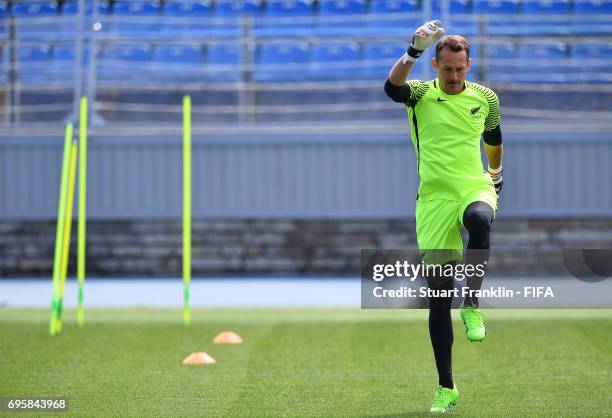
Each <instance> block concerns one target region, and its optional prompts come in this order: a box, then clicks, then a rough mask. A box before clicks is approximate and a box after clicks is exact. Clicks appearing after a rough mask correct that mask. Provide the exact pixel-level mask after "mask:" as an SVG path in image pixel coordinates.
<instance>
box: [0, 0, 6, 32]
mask: <svg viewBox="0 0 612 418" xmlns="http://www.w3.org/2000/svg"><path fill="white" fill-rule="evenodd" d="M5 16H6V4H5V3H4V2H2V3H0V39H4V37H5V36H6V30H5V28H4V20H5Z"/></svg>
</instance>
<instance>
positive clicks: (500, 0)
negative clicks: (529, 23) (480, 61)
mask: <svg viewBox="0 0 612 418" xmlns="http://www.w3.org/2000/svg"><path fill="white" fill-rule="evenodd" d="M473 10H474V12H475V13H476V14H480V15H483V16H484V17H485V18H486V20H487V24H486V31H487V32H486V35H494V36H506V35H519V33H520V32H519V28H518V20H516V18H517V17H518V16H519V15H520V13H521V11H522V9H521V1H520V0H474V6H473Z"/></svg>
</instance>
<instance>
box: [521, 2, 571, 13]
mask: <svg viewBox="0 0 612 418" xmlns="http://www.w3.org/2000/svg"><path fill="white" fill-rule="evenodd" d="M567 13H569V1H568V0H529V1H525V2H524V3H523V14H567Z"/></svg>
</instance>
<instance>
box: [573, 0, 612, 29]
mask: <svg viewBox="0 0 612 418" xmlns="http://www.w3.org/2000/svg"><path fill="white" fill-rule="evenodd" d="M606 15H607V16H610V15H612V0H574V14H573V15H572V16H571V25H570V29H571V33H572V34H573V35H585V36H607V37H610V34H612V19H610V18H609V17H606Z"/></svg>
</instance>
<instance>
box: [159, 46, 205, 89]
mask: <svg viewBox="0 0 612 418" xmlns="http://www.w3.org/2000/svg"><path fill="white" fill-rule="evenodd" d="M153 61H154V63H155V67H154V74H153V77H154V78H155V79H157V80H160V81H172V82H195V81H200V80H201V78H202V77H201V74H202V71H203V68H204V59H203V54H202V48H200V46H196V45H159V46H158V47H157V48H155V52H154V54H153Z"/></svg>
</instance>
